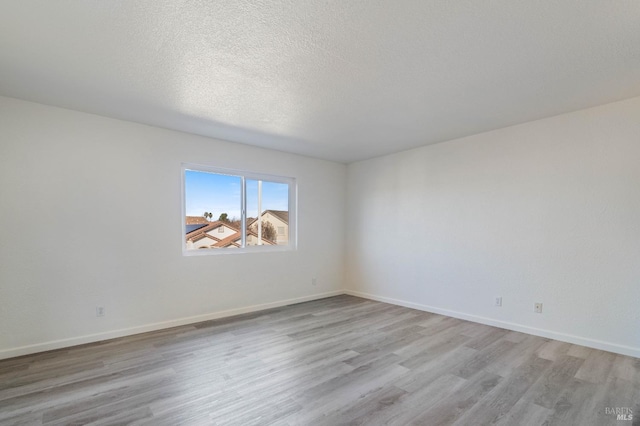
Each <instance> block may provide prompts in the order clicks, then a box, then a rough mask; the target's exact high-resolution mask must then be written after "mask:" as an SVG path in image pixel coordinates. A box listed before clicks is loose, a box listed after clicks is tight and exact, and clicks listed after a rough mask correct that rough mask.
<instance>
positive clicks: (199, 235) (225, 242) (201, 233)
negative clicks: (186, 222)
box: [186, 220, 276, 248]
mask: <svg viewBox="0 0 640 426" xmlns="http://www.w3.org/2000/svg"><path fill="white" fill-rule="evenodd" d="M220 226H226V227H227V228H229V229H231V230H233V231H235V232H234V233H233V234H232V235H229V236H228V237H226V238H223V239H222V240H221V239H219V238H216V237H214V236H213V235H209V234H207V232H209V231H213V230H214V229H217V228H219V227H220ZM247 235H253V236H254V237H256V238H257V237H258V234H257V233H255V232H253V231H252V230H250V229H248V230H247ZM205 237H206V238H211V239H212V240H216V242H215V243H214V244H213V245H212V246H211V247H215V248H222V247H229V246H234V247H240V243H239V242H238V240H240V239H241V238H242V232H240V230H239V229H237V228H235V227H234V226H231V225H229V224H228V223H227V222H222V221H219V220H216V221H215V222H209V224H208V225H206V226H202V227H200V228H198V229H196V230H194V231H191V232H187V234H186V241H187V242H188V241H192V242H196V241H200V240H201V239H203V238H205ZM262 241H263V242H264V243H266V244H268V245H276V243H275V241H271V240H269V239H267V238H263V239H262Z"/></svg>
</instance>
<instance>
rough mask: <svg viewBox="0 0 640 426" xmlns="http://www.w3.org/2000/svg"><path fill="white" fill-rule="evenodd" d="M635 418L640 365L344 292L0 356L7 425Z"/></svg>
mask: <svg viewBox="0 0 640 426" xmlns="http://www.w3.org/2000/svg"><path fill="white" fill-rule="evenodd" d="M615 408H619V409H630V410H632V413H630V414H632V416H633V417H634V420H632V421H625V420H617V419H616V415H614V414H611V413H610V410H612V409H613V410H615ZM639 419H640V360H639V359H636V358H632V357H627V356H622V355H616V354H613V353H609V352H604V351H598V350H595V349H589V348H585V347H581V346H576V345H571V344H569V343H563V342H558V341H554V340H549V339H544V338H541V337H535V336H530V335H527V334H522V333H517V332H513V331H508V330H503V329H499V328H495V327H489V326H484V325H480V324H475V323H472V322H467V321H462V320H458V319H454V318H449V317H445V316H441V315H435V314H430V313H426V312H421V311H416V310H412V309H408V308H403V307H399V306H394V305H388V304H384V303H379V302H374V301H370V300H366V299H360V298H356V297H351V296H337V297H332V298H328V299H323V300H318V301H313V302H308V303H301V304H298V305H292V306H287V307H283V308H277V309H272V310H268V311H262V312H258V313H253V314H248V315H242V316H237V317H233V318H226V319H220V320H216V321H208V322H204V323H199V324H194V325H189V326H184V327H177V328H172V329H168V330H162V331H157V332H152V333H146V334H140V335H137V336H131V337H125V338H120V339H114V340H109V341H105V342H100V343H94V344H89V345H83V346H77V347H73V348H68V349H63V350H57V351H51V352H46V353H41V354H35V355H29V356H24V357H19V358H13V359H8V360H4V361H0V424H1V425H88V424H91V425H116V424H134V425H211V424H216V425H218V424H219V425H243V426H244V425H339V424H354V425H356V424H361V425H387V424H388V425H410V424H411V425H429V426H436V425H451V424H453V425H473V426H475V425H488V424H492V425H493V424H496V425H509V426H510V425H580V426H585V425H597V426H602V425H628V426H631V425H638V424H640V421H639Z"/></svg>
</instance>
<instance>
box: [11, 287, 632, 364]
mask: <svg viewBox="0 0 640 426" xmlns="http://www.w3.org/2000/svg"><path fill="white" fill-rule="evenodd" d="M341 294H349V295H351V296H356V297H362V298H365V299H371V300H376V301H379V302H384V303H390V304H392V305H398V306H404V307H407V308H412V309H418V310H420V311H426V312H432V313H435V314H440V315H446V316H449V317H454V318H459V319H463V320H467V321H472V322H477V323H480V324H486V325H491V326H494V327H500V328H504V329H507V330H513V331H519V332H522V333H527V334H532V335H534V336H540V337H546V338H549V339H554V340H560V341H562V342H567V343H573V344H576V345H581V346H587V347H590V348H595V349H601V350H604V351H609V352H614V353H618V354H622V355H628V356H632V357H635V358H640V348H634V347H631V346H624V345H619V344H616V343H610V342H604V341H601V340H595V339H590V338H586V337H580V336H574V335H571V334H565V333H559V332H555V331H551V330H544V329H540V328H534V327H528V326H524V325H520V324H516V323H512V322H507V321H500V320H495V319H491V318H486V317H481V316H478V315H471V314H466V313H464V312H457V311H451V310H448V309H441V308H436V307H434V306H427V305H422V304H419V303H413V302H407V301H404V300H399V299H393V298H390V297H384V296H377V295H374V294H369V293H363V292H359V291H355V290H335V291H330V292H326V293H320V294H314V295H311V296H304V297H298V298H293V299H286V300H280V301H277V302H271V303H264V304H260V305H253V306H247V307H243V308H237V309H229V310H226V311H219V312H213V313H209V314H204V315H196V316H192V317H186V318H179V319H176V320H170V321H163V322H157V323H153V324H147V325H142V326H138V327H131V328H124V329H120V330H113V331H107V332H103V333H96V334H88V335H84V336H79V337H72V338H69V339H61V340H53V341H49V342H44V343H37V344H34V345H28V346H21V347H17V348H11V349H4V350H0V359H6V358H13V357H16V356H22V355H29V354H34V353H38V352H44V351H50V350H54V349H61V348H67V347H70V346H76V345H83V344H86V343H93V342H99V341H102V340H108V339H115V338H118V337H124V336H131V335H134V334H140V333H146V332H149V331H156V330H162V329H165V328H171V327H177V326H181V325H188V324H195V323H198V322H202V321H209V320H213V319H218V318H225V317H231V316H234V315H241V314H246V313H250V312H258V311H263V310H266V309H271V308H278V307H281V306H287V305H293V304H295V303H302V302H309V301H312V300H318V299H324V298H327V297H332V296H338V295H341Z"/></svg>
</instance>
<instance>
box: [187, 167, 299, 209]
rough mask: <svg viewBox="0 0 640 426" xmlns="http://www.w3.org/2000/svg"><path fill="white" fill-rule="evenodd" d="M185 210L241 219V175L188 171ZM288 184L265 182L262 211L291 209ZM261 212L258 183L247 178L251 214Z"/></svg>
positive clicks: (248, 203)
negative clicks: (259, 210) (259, 209)
mask: <svg viewBox="0 0 640 426" xmlns="http://www.w3.org/2000/svg"><path fill="white" fill-rule="evenodd" d="M184 181H185V203H186V205H185V211H186V214H187V216H202V215H203V214H204V212H212V213H213V220H216V219H218V217H219V216H220V214H221V213H227V214H228V215H229V218H230V219H231V218H234V217H235V218H237V219H240V205H241V200H240V196H241V185H242V180H241V178H240V177H239V176H229V175H221V174H217V173H207V172H200V171H195V170H186V171H185V178H184ZM288 199H289V192H288V185H287V184H285V183H276V182H266V181H263V183H262V210H263V211H264V210H289V207H288ZM257 213H258V182H257V181H255V180H251V179H247V216H249V217H256V216H257Z"/></svg>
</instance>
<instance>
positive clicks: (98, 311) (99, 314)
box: [96, 306, 104, 317]
mask: <svg viewBox="0 0 640 426" xmlns="http://www.w3.org/2000/svg"><path fill="white" fill-rule="evenodd" d="M96 316H97V317H103V316H104V306H98V307H97V308H96Z"/></svg>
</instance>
